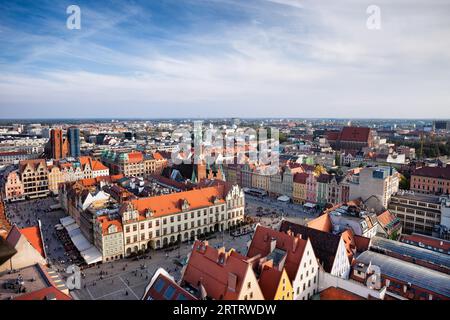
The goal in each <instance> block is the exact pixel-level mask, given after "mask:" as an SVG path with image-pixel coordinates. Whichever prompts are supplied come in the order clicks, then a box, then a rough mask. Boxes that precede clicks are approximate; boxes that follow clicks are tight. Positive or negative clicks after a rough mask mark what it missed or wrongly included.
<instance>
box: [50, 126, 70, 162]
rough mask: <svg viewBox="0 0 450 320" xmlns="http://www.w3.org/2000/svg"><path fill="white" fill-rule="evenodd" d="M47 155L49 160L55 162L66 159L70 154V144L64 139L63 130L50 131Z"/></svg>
mask: <svg viewBox="0 0 450 320" xmlns="http://www.w3.org/2000/svg"><path fill="white" fill-rule="evenodd" d="M46 154H47V156H48V157H49V158H52V159H55V160H59V159H61V158H65V157H67V155H68V154H69V142H68V140H67V139H64V138H63V133H62V130H61V129H52V130H51V131H50V140H49V141H48V144H47V145H46Z"/></svg>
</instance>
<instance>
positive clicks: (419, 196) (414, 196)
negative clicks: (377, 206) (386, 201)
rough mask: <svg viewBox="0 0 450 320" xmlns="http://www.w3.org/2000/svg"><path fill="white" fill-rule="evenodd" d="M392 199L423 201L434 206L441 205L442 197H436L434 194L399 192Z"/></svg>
mask: <svg viewBox="0 0 450 320" xmlns="http://www.w3.org/2000/svg"><path fill="white" fill-rule="evenodd" d="M392 197H396V198H401V199H407V200H414V201H422V202H429V203H434V204H441V201H440V198H441V196H436V195H432V194H424V193H419V192H413V191H412V192H397V193H396V194H394V195H393V196H392Z"/></svg>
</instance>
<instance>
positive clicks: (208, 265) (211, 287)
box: [183, 241, 253, 300]
mask: <svg viewBox="0 0 450 320" xmlns="http://www.w3.org/2000/svg"><path fill="white" fill-rule="evenodd" d="M247 272H253V269H252V268H251V263H249V262H248V261H247V260H246V258H245V257H243V256H241V255H239V254H237V253H236V252H235V251H233V250H230V251H229V252H225V250H224V249H223V248H222V249H221V250H217V249H215V248H213V247H211V246H209V245H208V243H207V242H201V241H196V242H195V243H194V246H193V248H192V253H191V256H190V258H189V261H188V264H187V267H186V271H185V273H184V276H183V282H184V283H187V284H189V285H190V286H192V287H193V288H197V289H199V288H200V285H201V286H203V288H204V289H205V291H206V293H207V296H208V297H210V298H212V299H215V300H237V299H238V297H239V294H240V292H241V288H242V285H243V281H244V279H245V276H246V274H247ZM230 286H234V287H235V288H234V290H233V289H232V288H230Z"/></svg>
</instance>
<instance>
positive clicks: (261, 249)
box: [247, 226, 307, 280]
mask: <svg viewBox="0 0 450 320" xmlns="http://www.w3.org/2000/svg"><path fill="white" fill-rule="evenodd" d="M286 231H287V230H286ZM272 240H276V249H279V250H280V252H282V253H284V254H286V260H285V263H284V268H285V269H286V272H287V274H288V276H289V279H291V280H294V279H295V276H296V275H297V271H298V268H299V265H300V262H301V260H302V257H303V252H304V250H305V247H306V244H307V241H306V240H303V239H301V238H300V237H295V236H293V235H289V234H287V233H286V232H280V231H277V230H273V229H270V228H266V227H263V226H258V227H257V228H256V230H255V233H254V234H253V238H252V242H251V244H250V247H249V249H248V252H247V257H249V258H253V257H255V256H257V255H260V256H261V257H267V256H269V255H270V254H271V242H272ZM269 258H270V257H269ZM275 263H276V261H274V264H275Z"/></svg>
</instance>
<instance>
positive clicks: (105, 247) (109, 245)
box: [94, 216, 125, 262]
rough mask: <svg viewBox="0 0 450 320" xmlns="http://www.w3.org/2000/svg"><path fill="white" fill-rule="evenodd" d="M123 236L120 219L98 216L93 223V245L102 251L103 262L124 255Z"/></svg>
mask: <svg viewBox="0 0 450 320" xmlns="http://www.w3.org/2000/svg"><path fill="white" fill-rule="evenodd" d="M123 241H124V236H123V229H122V224H121V222H120V220H118V219H117V220H116V219H110V218H109V217H107V216H102V217H98V218H97V219H96V221H95V224H94V245H95V246H96V247H97V249H98V250H99V251H100V252H101V253H102V256H103V262H108V261H113V260H118V259H121V258H123V257H124V255H125V252H124V242H123Z"/></svg>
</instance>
